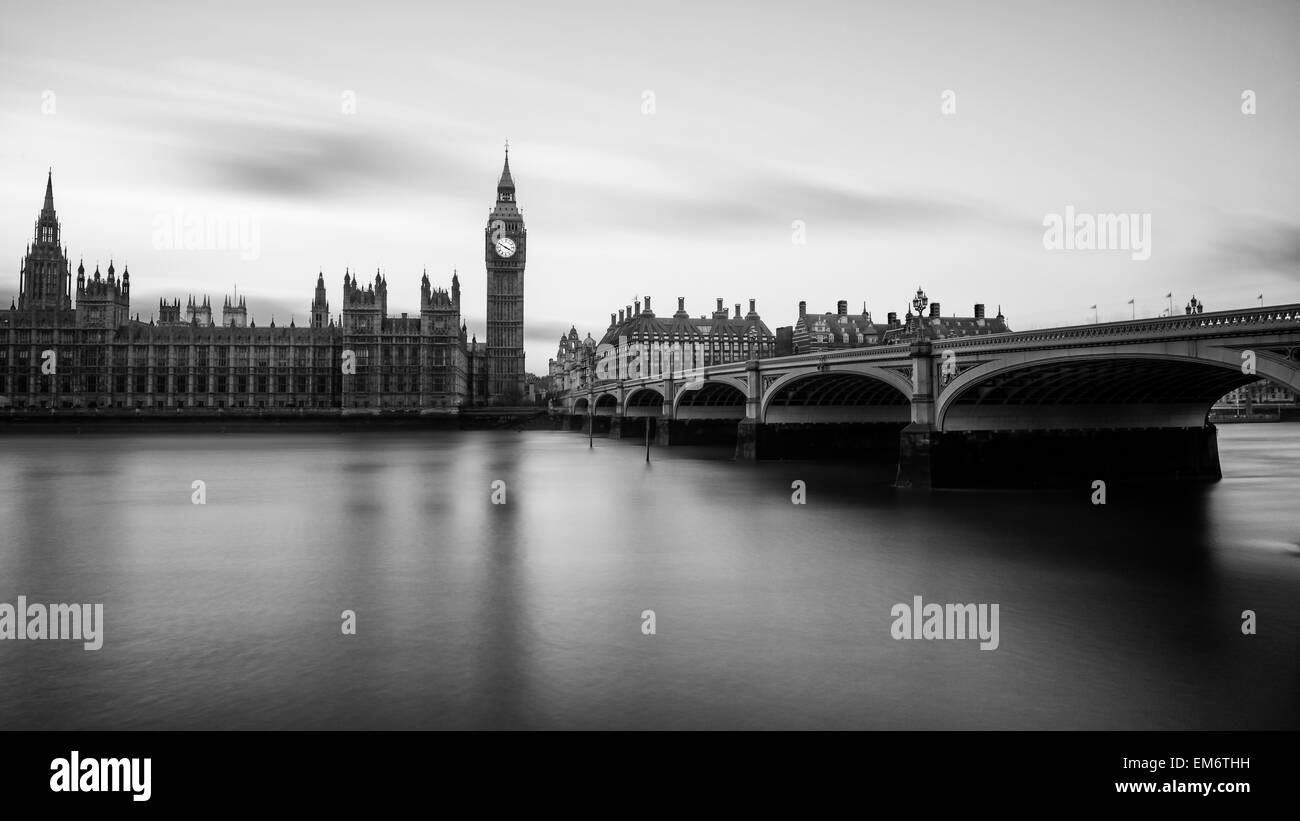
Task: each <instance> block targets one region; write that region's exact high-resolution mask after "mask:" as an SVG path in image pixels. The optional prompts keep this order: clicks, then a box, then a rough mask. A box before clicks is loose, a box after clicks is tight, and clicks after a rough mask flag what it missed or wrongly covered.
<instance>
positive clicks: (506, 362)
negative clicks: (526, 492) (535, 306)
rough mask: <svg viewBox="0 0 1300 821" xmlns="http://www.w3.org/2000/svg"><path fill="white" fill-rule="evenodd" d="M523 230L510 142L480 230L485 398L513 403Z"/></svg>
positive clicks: (518, 388) (519, 397)
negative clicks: (483, 264)
mask: <svg viewBox="0 0 1300 821" xmlns="http://www.w3.org/2000/svg"><path fill="white" fill-rule="evenodd" d="M527 237H528V232H527V231H526V230H525V229H524V217H523V214H521V213H520V211H519V207H518V203H517V202H516V200H515V181H514V178H513V177H512V176H511V175H510V143H509V141H507V142H506V157H505V165H504V166H503V168H502V169H501V179H500V180H498V182H497V196H496V202H495V203H493V205H492V210H491V212H490V213H489V214H488V224H487V228H486V229H485V230H484V240H485V241H484V255H485V258H486V265H487V351H486V353H487V375H488V385H487V393H488V402H489V403H490V404H494V405H513V404H518V403H520V402H522V401H523V394H524V261H525V257H526V251H527Z"/></svg>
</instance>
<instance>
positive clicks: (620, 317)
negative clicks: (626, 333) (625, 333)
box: [618, 308, 623, 325]
mask: <svg viewBox="0 0 1300 821" xmlns="http://www.w3.org/2000/svg"><path fill="white" fill-rule="evenodd" d="M618 324H620V325H622V324H623V309H622V308H619V309H618Z"/></svg>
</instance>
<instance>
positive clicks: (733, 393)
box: [673, 379, 745, 419]
mask: <svg viewBox="0 0 1300 821" xmlns="http://www.w3.org/2000/svg"><path fill="white" fill-rule="evenodd" d="M673 417H674V418H676V419H744V418H745V391H744V389H743V388H741V387H740V386H738V385H737V384H736V383H735V381H734V380H731V379H719V380H708V381H706V382H705V383H704V386H703V387H701V388H699V389H698V390H690V391H678V393H677V397H676V398H675V399H674V402H673Z"/></svg>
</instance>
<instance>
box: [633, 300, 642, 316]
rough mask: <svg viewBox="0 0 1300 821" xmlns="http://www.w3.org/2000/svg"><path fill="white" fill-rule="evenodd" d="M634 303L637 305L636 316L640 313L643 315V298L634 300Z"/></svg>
mask: <svg viewBox="0 0 1300 821" xmlns="http://www.w3.org/2000/svg"><path fill="white" fill-rule="evenodd" d="M632 304H633V305H635V306H636V314H635V315H636V316H640V315H641V300H639V299H638V300H637V301H635V302H633V303H632Z"/></svg>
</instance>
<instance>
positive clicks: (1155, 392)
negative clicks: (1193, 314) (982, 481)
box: [935, 343, 1300, 431]
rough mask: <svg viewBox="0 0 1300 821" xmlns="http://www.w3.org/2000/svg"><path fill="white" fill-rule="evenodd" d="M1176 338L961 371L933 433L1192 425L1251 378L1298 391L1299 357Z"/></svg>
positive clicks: (1026, 356) (1022, 356)
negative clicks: (1252, 354)
mask: <svg viewBox="0 0 1300 821" xmlns="http://www.w3.org/2000/svg"><path fill="white" fill-rule="evenodd" d="M1178 348H1181V350H1182V351H1186V350H1187V346H1186V343H1175V344H1169V345H1165V344H1161V345H1159V346H1138V347H1137V348H1136V349H1132V348H1129V347H1128V346H1125V348H1124V349H1119V350H1117V349H1115V348H1106V349H1099V350H1095V351H1080V352H1076V353H1065V352H1062V351H1060V350H1055V351H1042V352H1028V353H1024V352H1017V353H1016V354H1014V355H1013V356H1009V357H1006V358H999V359H995V360H993V361H990V362H986V363H984V364H981V365H978V366H976V367H974V368H971V369H970V370H968V371H965V372H963V373H962V374H961V375H960V376H958V377H957V378H956V379H955V380H953V382H952V383H951V384H950V385H948V386H947V387H946V388H945V389H944V390H943V392H942V393H941V394H940V395H939V397H938V400H937V401H936V403H935V426H936V427H937V428H938V429H939V430H940V431H961V430H1035V429H1037V430H1043V429H1092V428H1097V429H1104V428H1145V427H1201V426H1203V425H1204V424H1205V418H1206V415H1207V414H1208V412H1209V409H1210V407H1211V406H1212V405H1213V404H1214V403H1215V402H1216V401H1217V400H1218V399H1219V398H1220V397H1222V396H1223V395H1224V394H1226V393H1228V392H1230V391H1232V390H1233V389H1234V388H1239V387H1241V386H1243V385H1247V384H1250V383H1251V382H1254V381H1256V380H1258V379H1269V380H1271V381H1274V382H1277V383H1278V384H1280V385H1282V386H1284V387H1287V388H1289V389H1290V390H1293V391H1300V363H1296V362H1294V361H1291V360H1289V359H1288V358H1286V357H1281V356H1277V355H1274V354H1271V353H1268V352H1266V351H1257V352H1256V361H1255V370H1256V372H1255V373H1254V374H1245V373H1242V370H1241V366H1242V351H1243V350H1245V349H1246V348H1247V346H1244V345H1242V346H1240V347H1227V346H1218V345H1213V346H1210V345H1206V346H1200V347H1199V349H1198V350H1196V351H1195V353H1193V354H1188V353H1180V352H1179V351H1178V350H1177V349H1178Z"/></svg>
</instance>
